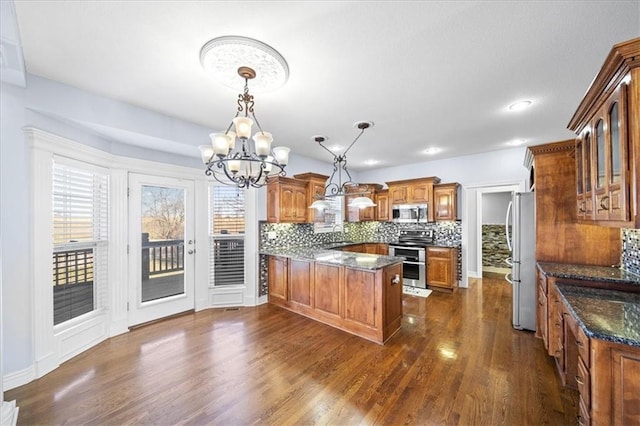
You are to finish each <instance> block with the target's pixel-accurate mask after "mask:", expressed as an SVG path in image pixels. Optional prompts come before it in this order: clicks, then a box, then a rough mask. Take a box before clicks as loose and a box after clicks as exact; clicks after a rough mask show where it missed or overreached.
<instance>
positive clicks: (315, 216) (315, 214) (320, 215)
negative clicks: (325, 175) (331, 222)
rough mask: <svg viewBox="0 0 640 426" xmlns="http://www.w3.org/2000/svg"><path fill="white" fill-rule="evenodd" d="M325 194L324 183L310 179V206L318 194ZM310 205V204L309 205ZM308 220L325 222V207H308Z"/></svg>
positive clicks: (308, 200)
mask: <svg viewBox="0 0 640 426" xmlns="http://www.w3.org/2000/svg"><path fill="white" fill-rule="evenodd" d="M323 194H324V183H323V182H318V181H309V190H308V191H307V195H308V199H307V203H308V204H309V206H310V205H311V203H313V202H314V201H315V200H316V196H322V195H323ZM307 207H308V206H307ZM307 222H309V223H315V222H324V209H322V210H320V209H307Z"/></svg>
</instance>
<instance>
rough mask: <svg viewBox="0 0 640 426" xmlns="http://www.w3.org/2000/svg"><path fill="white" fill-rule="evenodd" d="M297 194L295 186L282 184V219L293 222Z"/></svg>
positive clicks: (280, 205)
mask: <svg viewBox="0 0 640 426" xmlns="http://www.w3.org/2000/svg"><path fill="white" fill-rule="evenodd" d="M295 199H296V195H295V193H294V188H292V187H289V186H284V185H282V186H280V204H279V207H280V221H282V222H293V217H294V216H293V214H294V212H293V211H294V208H295Z"/></svg>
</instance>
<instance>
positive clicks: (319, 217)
mask: <svg viewBox="0 0 640 426" xmlns="http://www.w3.org/2000/svg"><path fill="white" fill-rule="evenodd" d="M293 177H294V179H297V180H299V181H303V182H306V183H307V200H306V207H309V206H310V205H311V204H312V203H313V202H314V201H315V200H317V199H318V197H322V196H324V193H325V185H326V184H327V179H329V176H326V175H320V174H317V173H302V174H297V175H294V176H293ZM324 213H325V212H324V210H320V209H309V208H308V209H307V217H306V221H307V222H308V223H315V222H324Z"/></svg>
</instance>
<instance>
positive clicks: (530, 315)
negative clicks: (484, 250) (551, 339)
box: [505, 192, 536, 331]
mask: <svg viewBox="0 0 640 426" xmlns="http://www.w3.org/2000/svg"><path fill="white" fill-rule="evenodd" d="M535 210H536V209H535V194H534V193H533V192H514V193H513V194H512V201H511V202H510V203H509V207H508V208H507V218H506V221H505V222H506V223H505V227H506V232H507V244H508V245H509V250H511V257H510V258H508V259H507V260H506V261H507V263H508V264H510V265H511V272H510V273H509V274H507V276H506V279H507V281H509V282H510V283H511V284H512V286H513V327H514V328H516V329H518V330H532V331H535V329H536V212H535Z"/></svg>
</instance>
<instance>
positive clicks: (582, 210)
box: [578, 201, 587, 213]
mask: <svg viewBox="0 0 640 426" xmlns="http://www.w3.org/2000/svg"><path fill="white" fill-rule="evenodd" d="M578 211H579V212H580V213H586V212H587V209H586V207H585V203H584V201H583V202H581V203H580V207H578Z"/></svg>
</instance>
